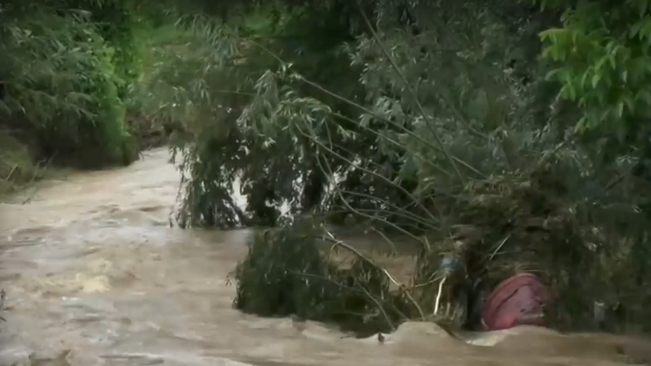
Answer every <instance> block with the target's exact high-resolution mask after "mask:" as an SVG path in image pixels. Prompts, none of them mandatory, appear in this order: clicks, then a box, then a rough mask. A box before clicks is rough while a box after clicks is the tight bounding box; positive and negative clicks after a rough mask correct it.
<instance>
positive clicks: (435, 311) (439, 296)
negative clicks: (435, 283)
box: [434, 277, 448, 315]
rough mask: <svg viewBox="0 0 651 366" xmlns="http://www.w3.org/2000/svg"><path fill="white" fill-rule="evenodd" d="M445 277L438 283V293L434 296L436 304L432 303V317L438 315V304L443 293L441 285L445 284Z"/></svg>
mask: <svg viewBox="0 0 651 366" xmlns="http://www.w3.org/2000/svg"><path fill="white" fill-rule="evenodd" d="M447 279H448V278H447V277H443V279H442V280H441V282H440V283H439V291H438V292H437V294H436V302H435V303H434V315H436V314H438V312H439V304H440V301H441V295H442V293H443V284H445V280H447Z"/></svg>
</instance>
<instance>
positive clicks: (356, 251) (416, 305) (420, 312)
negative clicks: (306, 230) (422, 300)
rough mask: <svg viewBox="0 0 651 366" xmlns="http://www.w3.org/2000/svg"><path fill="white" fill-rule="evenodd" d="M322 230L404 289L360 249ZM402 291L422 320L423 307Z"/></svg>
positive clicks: (401, 285)
mask: <svg viewBox="0 0 651 366" xmlns="http://www.w3.org/2000/svg"><path fill="white" fill-rule="evenodd" d="M324 231H325V233H326V234H327V235H328V236H329V239H330V241H331V242H333V243H334V244H336V245H339V246H341V247H343V248H346V249H348V250H350V251H351V252H353V253H355V255H357V256H358V257H359V258H361V259H362V260H364V261H365V262H366V263H368V264H370V265H371V266H373V267H375V268H376V269H378V270H379V271H381V272H382V273H384V275H385V276H386V277H387V278H388V279H389V281H391V282H393V283H394V284H395V285H396V286H398V288H400V289H406V286H405V285H403V284H402V283H400V282H398V280H396V279H395V278H394V277H393V276H392V275H391V273H389V271H387V270H386V269H384V268H382V267H380V266H378V265H377V264H375V262H373V261H372V260H371V259H370V258H368V257H367V256H365V255H364V254H362V253H360V251H358V250H357V249H355V248H353V247H351V246H350V245H348V244H346V243H344V242H342V241H341V240H338V239H337V238H335V236H334V235H332V233H330V232H329V231H328V230H327V229H325V228H324ZM404 293H405V295H406V296H407V298H408V299H409V301H411V303H412V304H413V305H414V307H416V310H418V314H419V316H420V318H421V319H422V320H424V319H425V313H424V312H423V309H421V307H420V305H418V302H416V300H414V298H413V297H412V296H411V294H410V293H409V291H405V292H404Z"/></svg>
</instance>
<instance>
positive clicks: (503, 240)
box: [233, 175, 651, 335]
mask: <svg viewBox="0 0 651 366" xmlns="http://www.w3.org/2000/svg"><path fill="white" fill-rule="evenodd" d="M466 189H467V191H468V192H467V194H466V195H465V197H470V198H469V199H466V200H460V201H458V202H456V205H457V206H456V212H457V213H458V214H457V215H456V216H455V217H454V220H455V221H456V222H457V223H458V224H457V225H455V226H453V227H452V228H451V233H450V234H449V235H448V236H446V237H440V239H439V240H438V241H437V242H436V243H433V244H431V245H430V246H429V249H426V248H424V249H423V250H422V252H421V253H419V254H418V257H417V261H416V269H415V271H414V273H415V275H414V277H413V279H412V281H411V282H410V283H409V285H404V284H400V283H398V282H397V281H396V280H395V278H393V277H392V276H391V275H390V274H389V273H388V272H387V271H386V270H384V269H383V268H381V267H379V266H377V265H376V264H374V263H373V262H372V261H371V260H370V259H368V258H367V257H365V256H364V254H362V253H359V252H358V251H356V250H355V249H354V248H351V247H349V246H347V245H346V244H345V243H342V242H340V241H338V240H337V239H336V238H335V237H334V236H332V234H330V233H329V232H327V231H325V230H323V229H318V228H314V227H308V226H306V225H305V224H300V225H293V226H289V227H285V228H282V229H280V230H278V231H277V232H271V231H268V232H266V233H265V234H264V235H258V236H257V237H256V238H255V240H254V241H253V242H252V244H251V245H250V248H249V254H248V256H247V258H246V259H245V260H244V261H243V262H242V263H240V264H239V265H238V267H237V269H236V270H235V272H234V274H233V275H234V276H233V277H234V279H235V280H236V282H237V297H236V299H235V307H236V308H238V309H241V310H242V311H245V312H248V313H255V314H258V315H262V316H288V315H296V316H298V317H299V318H301V319H310V320H315V321H322V322H327V323H335V324H338V325H340V326H341V327H342V328H344V329H346V330H351V331H354V332H356V333H358V334H359V335H367V334H369V333H377V332H389V331H391V330H393V329H395V327H397V325H398V324H399V323H401V322H403V321H406V320H431V321H436V322H438V323H439V324H441V325H443V327H444V328H446V329H453V330H454V329H457V328H461V327H464V328H476V327H477V326H478V324H479V322H480V318H479V317H480V312H479V308H480V306H481V304H482V302H483V300H484V299H485V297H486V296H487V294H488V292H489V291H491V290H492V289H493V288H494V287H495V286H496V285H497V284H498V283H500V282H502V281H503V280H505V279H507V278H509V277H511V276H512V275H514V274H517V273H522V272H527V273H532V274H535V275H537V276H538V277H539V278H541V279H542V280H543V281H544V283H545V284H546V285H547V286H548V287H549V288H550V289H551V291H552V296H553V305H552V306H551V307H549V308H548V309H546V313H545V314H544V315H545V318H546V323H547V324H549V325H550V326H553V327H556V328H560V329H577V328H582V329H586V328H591V327H593V326H594V319H593V316H592V315H593V314H592V313H593V306H594V302H595V301H597V300H599V301H605V302H606V303H607V304H609V305H608V306H609V307H610V308H614V307H616V306H619V307H620V309H621V308H622V307H623V305H622V304H627V305H628V304H650V303H651V292H647V291H637V293H632V292H628V291H626V292H624V291H622V289H625V288H626V289H629V288H631V286H630V285H629V286H628V288H627V287H626V284H625V282H626V281H628V282H630V280H631V277H628V279H626V277H625V276H634V277H635V278H636V281H638V283H636V284H635V286H633V287H634V288H637V289H640V288H649V285H650V284H651V277H649V276H645V273H648V272H647V271H648V270H647V269H646V268H647V267H644V265H643V264H640V263H635V260H639V259H640V257H638V256H636V255H635V254H633V253H635V252H636V250H640V248H648V245H647V243H648V239H647V236H639V237H635V236H630V237H626V238H621V237H618V236H616V235H614V234H613V233H615V232H614V231H609V230H608V226H607V225H602V224H603V222H601V221H599V220H598V219H597V218H598V217H599V216H601V217H608V215H607V214H604V212H603V210H606V209H607V208H604V207H597V206H596V205H595V204H594V203H591V202H585V201H584V202H580V201H572V200H569V199H567V197H565V196H563V195H562V194H559V192H562V187H561V188H559V186H558V185H552V184H550V182H549V181H546V180H544V179H536V178H535V177H532V176H525V175H514V176H504V177H496V178H493V179H491V180H487V181H483V182H475V183H473V184H471V185H469V186H468V187H466ZM599 210H601V211H599ZM629 214H630V215H636V214H637V213H635V212H629ZM620 215H622V213H621V212H620ZM626 220H627V221H631V220H632V219H631V217H627V218H626ZM611 221H612V220H611ZM617 232H621V230H620V231H617ZM324 243H329V245H331V246H333V247H339V248H344V249H345V250H349V251H351V252H353V253H354V254H355V255H356V256H357V259H356V261H355V263H354V264H353V265H352V266H351V267H350V268H345V267H343V266H341V264H340V263H337V262H336V261H335V260H334V256H332V255H330V254H329V252H328V251H327V250H325V249H326V248H327V246H325V245H324ZM645 258H649V257H648V256H646V257H645ZM620 282H621V283H620ZM392 284H393V285H397V286H392ZM644 284H646V285H644ZM640 286H642V287H640ZM626 317H627V319H616V321H615V323H621V322H623V321H628V322H631V320H634V321H635V322H637V323H638V324H643V326H644V327H647V329H651V321H650V319H648V317H645V316H644V311H643V309H642V308H641V307H637V308H634V307H632V306H628V308H627V314H626ZM610 330H616V329H610Z"/></svg>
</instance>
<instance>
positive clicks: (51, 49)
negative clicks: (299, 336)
mask: <svg viewBox="0 0 651 366" xmlns="http://www.w3.org/2000/svg"><path fill="white" fill-rule="evenodd" d="M115 1H116V2H115V3H113V2H107V3H104V2H98V3H97V4H96V5H93V6H96V7H97V8H84V9H86V11H84V12H78V11H72V10H61V9H69V7H68V8H65V7H61V8H57V9H59V10H57V11H49V12H47V11H45V10H40V11H42V12H43V14H41V13H38V12H37V11H36V10H26V9H28V8H25V7H24V6H27V5H21V6H20V7H18V6H13V7H12V6H8V5H2V7H3V8H2V9H3V11H2V13H0V15H1V16H7V17H8V16H9V15H8V14H19V15H20V14H22V15H20V16H24V15H25V14H28V13H29V14H30V15H31V16H30V17H29V19H28V18H26V17H24V18H20V16H19V15H12V17H14V18H11V19H22V20H12V22H13V23H12V22H2V23H0V24H2V25H1V26H2V27H4V28H3V32H5V33H6V34H8V35H11V37H13V38H11V41H3V42H4V43H3V44H2V45H0V47H5V48H4V49H6V50H10V49H11V50H12V51H11V52H9V51H7V52H0V57H4V58H5V60H3V63H2V64H3V65H7V66H2V67H3V69H2V70H0V72H3V73H4V74H3V75H6V76H2V77H0V80H7V81H3V85H4V90H5V92H4V97H3V104H2V106H3V107H4V110H5V111H6V113H7V115H8V116H11V118H4V117H3V119H2V121H3V122H2V123H3V124H2V125H3V126H4V125H7V126H9V125H10V122H4V121H16V122H15V123H17V124H19V126H20V128H18V130H19V131H21V132H22V133H24V135H25V136H27V137H29V139H25V138H24V137H21V135H11V136H12V138H14V139H16V140H17V141H21V142H22V143H23V144H26V145H27V146H32V145H30V143H32V144H33V145H34V146H37V147H38V148H39V149H41V150H40V152H39V153H38V154H37V155H39V156H52V155H54V154H55V153H56V155H57V156H59V155H62V156H66V155H67V156H68V157H70V156H79V154H83V156H92V157H93V158H92V162H93V163H96V164H100V162H101V163H102V164H112V163H127V162H130V161H132V160H133V159H135V158H136V155H137V154H136V152H137V150H138V142H137V140H138V139H142V138H143V137H145V136H147V134H148V133H149V132H150V131H163V132H160V133H159V135H165V133H166V132H165V131H167V133H170V132H172V131H173V132H172V133H171V134H170V139H169V141H170V146H171V149H172V151H173V152H174V153H175V154H177V155H178V156H179V157H180V161H181V163H180V166H179V169H180V170H181V171H182V172H183V173H184V177H183V183H184V184H183V186H182V188H181V194H180V201H181V202H180V203H181V208H180V210H179V212H178V216H177V221H178V223H179V225H180V226H182V227H214V228H232V227H238V226H253V225H259V226H267V227H272V228H274V229H270V230H269V231H267V232H266V233H265V234H264V235H260V236H258V237H256V239H255V240H254V241H253V242H252V243H251V246H250V253H249V256H248V257H247V258H246V259H245V260H244V261H243V262H242V263H241V264H240V265H239V266H238V267H237V269H236V270H235V272H234V274H233V280H234V282H235V284H236V286H237V297H236V299H235V306H236V307H238V308H239V309H241V310H243V311H247V312H251V313H256V314H260V315H266V316H288V315H292V314H293V315H297V316H299V317H300V318H305V319H313V320H319V321H325V322H334V323H337V324H339V325H342V326H344V327H346V328H347V329H351V330H353V331H357V332H363V333H366V332H374V331H390V330H391V329H392V328H395V326H397V324H399V323H400V322H402V321H405V320H408V319H423V320H436V321H439V322H446V323H449V324H453V325H455V326H471V325H473V324H476V323H477V319H476V318H477V314H476V313H477V312H476V307H477V304H479V303H480V302H481V298H482V293H485V292H486V291H489V290H490V289H492V288H493V287H494V286H495V285H496V284H497V283H499V282H500V281H502V280H504V279H505V278H507V277H508V276H510V275H512V274H514V273H517V272H520V271H528V272H533V273H536V274H538V275H539V276H540V277H541V278H542V279H543V280H544V282H545V283H547V284H548V285H549V286H550V287H551V288H552V290H553V293H554V304H553V306H552V308H551V309H548V310H549V314H547V317H548V319H549V321H550V324H552V325H553V326H555V327H558V328H561V329H586V328H590V327H592V326H593V319H592V312H593V304H594V302H595V301H596V302H602V303H604V304H605V306H606V308H608V309H610V310H609V312H610V313H612V317H611V319H612V325H609V326H608V327H607V329H608V330H612V331H617V330H621V329H623V328H622V326H623V325H627V324H637V325H638V326H639V327H640V330H645V331H649V330H651V318H649V317H648V315H645V310H644V309H646V308H648V307H649V306H650V305H651V291H649V290H648V289H649V288H651V287H650V286H649V285H651V272H649V268H651V267H650V264H651V243H649V231H648V230H649V229H648V228H649V227H651V226H650V225H649V214H650V212H649V207H650V206H649V203H650V201H649V198H648V193H647V192H650V190H649V188H650V182H651V181H650V179H651V178H650V173H649V167H651V165H650V163H649V161H650V158H651V155H650V152H651V145H650V144H649V136H651V135H649V132H650V131H649V128H648V127H647V124H646V123H645V121H646V119H647V118H648V113H649V106H650V105H651V104H650V103H651V97H649V94H648V86H649V84H650V83H651V69H649V67H648V65H651V63H649V62H648V61H650V60H649V50H650V49H649V47H650V46H651V43H649V42H648V39H649V37H651V33H649V32H650V31H651V28H649V27H648V24H651V23H649V22H650V21H651V17H650V15H649V14H650V11H651V9H649V5H648V4H647V2H646V1H642V0H627V1H625V2H623V3H622V4H617V5H612V4H607V3H603V2H597V1H582V2H575V1H570V0H559V1H543V2H534V1H523V2H519V3H514V2H506V1H498V2H491V3H486V2H481V1H473V0H468V1H464V2H458V1H457V2H452V1H447V2H445V1H438V2H437V1H420V2H411V1H396V0H375V1H370V0H363V1H362V0H360V1H340V0H329V1H320V2H307V1H302V2H299V1H290V0H286V1H275V2H265V3H262V2H255V1H248V2H247V1H244V2H233V3H228V2H220V3H219V5H215V4H213V3H209V2H205V3H203V2H201V1H198V0H197V1H194V2H183V3H178V4H174V3H171V2H170V3H161V4H160V5H159V6H157V7H145V6H144V5H142V4H137V2H133V3H129V2H125V3H124V4H123V5H116V4H122V3H119V2H117V0H115ZM21 4H24V3H21ZM51 4H59V3H55V2H52V3H51ZM107 4H111V5H110V6H109V5H107ZM137 5H139V6H137ZM52 6H55V5H52ZM57 6H58V5H57ZM84 6H86V5H84ZM121 6H123V7H121ZM116 9H117V10H116ZM21 12H22V13H21ZM105 12H106V13H105ZM34 14H36V15H37V16H36V17H34V16H33V15H34ZM39 14H41V15H39ZM104 14H106V15H104ZM125 14H128V15H129V16H126V15H125ZM38 16H42V17H44V18H45V17H48V18H47V22H46V20H45V19H44V18H43V19H41V18H38ZM98 17H99V18H98ZM102 17H104V18H102ZM50 18H51V19H50ZM7 19H9V18H7ZM107 19H111V22H110V24H111V27H108V28H106V27H104V28H103V27H101V26H99V24H103V23H102V21H104V20H107ZM37 20H38V21H37ZM30 22H32V23H33V24H35V25H32V23H30ZM7 24H9V26H7ZM12 24H14V25H13V28H12V26H11V25H12ZM30 27H32V28H30ZM60 34H66V36H65V37H64V36H60ZM39 35H40V36H41V38H39V37H38V36H39ZM20 37H23V38H20ZM48 37H50V38H48ZM57 37H61V39H59V38H57ZM1 39H3V40H4V39H8V38H6V37H2V38H1ZM54 39H56V41H54ZM44 40H45V41H44ZM39 42H40V43H39ZM66 42H68V43H66ZM11 47H13V48H11ZM51 60H54V61H51ZM79 68H81V69H79ZM7 70H8V71H7ZM72 70H75V72H72ZM37 106H38V107H37ZM3 113H5V112H3ZM12 123H13V122H12ZM30 139H33V140H30ZM32 141H34V142H32ZM3 146H4V145H3ZM15 151H18V150H15ZM75 154H77V155H75ZM31 161H35V160H33V159H32V160H31ZM3 169H4V168H3ZM6 169H7V170H12V168H11V167H7V168H6ZM25 171H28V170H27V169H25ZM2 173H3V172H2V171H0V174H2ZM18 173H20V174H21V175H16V178H14V179H17V177H20V176H29V175H30V174H29V173H24V172H23V171H22V170H21V171H20V172H18ZM236 183H237V184H236ZM234 187H239V192H234V191H233V190H234V189H235V188H234ZM235 193H240V194H242V195H244V196H245V197H246V198H247V205H246V207H240V206H239V205H238V204H237V203H236V200H235V198H234V194H235ZM333 225H345V226H354V227H357V228H361V229H362V230H364V231H367V232H374V233H379V234H380V236H381V237H382V238H384V239H383V240H386V241H391V240H392V239H391V238H393V237H394V236H395V235H396V234H400V235H401V236H406V237H409V238H411V240H412V241H414V242H416V243H418V244H419V247H420V250H419V251H418V252H417V253H414V256H415V257H416V259H415V261H414V271H413V273H414V275H413V278H410V279H406V280H405V279H398V278H396V277H395V276H393V275H391V274H390V273H389V272H388V271H387V270H386V269H384V268H382V267H380V266H379V265H377V263H375V262H374V261H373V260H372V259H371V258H369V257H367V256H366V255H365V254H363V253H360V252H358V251H357V250H356V249H355V248H354V247H352V246H350V245H348V244H347V243H346V242H345V241H342V239H341V238H340V237H338V236H337V234H336V233H334V232H333V231H332V230H330V229H329V227H330V226H333ZM323 248H332V249H338V250H341V251H348V252H351V253H352V254H353V256H354V257H355V258H357V260H356V261H354V262H353V263H349V265H346V266H343V265H340V264H337V263H336V261H337V259H336V256H335V255H332V254H331V253H330V251H328V250H323Z"/></svg>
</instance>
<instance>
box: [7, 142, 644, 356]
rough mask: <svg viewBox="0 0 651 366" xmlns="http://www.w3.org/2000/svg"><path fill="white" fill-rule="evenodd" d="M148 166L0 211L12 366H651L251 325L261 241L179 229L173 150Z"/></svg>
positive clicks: (449, 340)
mask: <svg viewBox="0 0 651 366" xmlns="http://www.w3.org/2000/svg"><path fill="white" fill-rule="evenodd" d="M145 155H146V156H145V158H144V159H143V160H141V161H139V162H137V163H135V164H133V165H132V166H129V167H127V168H120V169H114V170H105V171H99V172H90V173H89V172H84V173H73V174H71V175H69V176H68V177H66V178H65V179H61V180H51V181H47V182H42V183H41V184H40V185H39V186H38V190H37V191H36V192H35V193H34V192H33V191H32V190H30V191H27V192H25V193H24V194H23V195H22V196H16V197H12V200H11V202H13V203H4V204H1V205H0V287H2V288H4V289H5V291H6V296H7V298H6V301H5V305H6V306H7V310H6V311H5V312H4V313H3V316H4V317H5V318H6V320H7V321H6V322H3V323H1V324H0V365H10V364H12V363H14V362H19V363H18V364H21V365H22V364H25V365H27V363H22V362H25V360H27V359H28V358H29V357H30V356H31V357H34V358H35V360H34V361H33V362H32V364H33V365H80V366H90V365H158V364H160V365H223V366H245V365H260V366H263V365H297V366H299V365H301V366H303V365H304V366H308V365H315V366H317V365H318V366H321V365H323V366H326V365H327V366H329V365H333V366H334V365H337V366H342V365H351V366H353V365H356V366H367V365H368V366H371V365H373V366H384V365H387V366H389V365H391V366H393V365H403V366H409V365H445V366H455V365H460V366H461V365H463V366H465V365H514V366H515V365H517V366H521V365H557V366H558V365H590V366H597V365H620V364H626V363H628V364H631V363H634V364H635V363H636V364H645V363H648V362H649V361H651V343H647V342H646V341H643V340H640V339H633V338H626V337H621V336H612V335H599V334H584V335H561V334H558V333H556V332H554V331H551V330H545V329H535V328H521V329H513V330H510V331H506V332H495V333H486V334H475V335H467V336H464V337H465V338H464V339H463V340H462V339H457V338H454V337H451V336H449V335H448V334H447V333H445V332H443V331H442V330H440V329H439V328H437V327H436V326H435V325H433V324H429V323H407V324H404V325H402V326H401V327H400V328H399V329H398V331H397V332H396V333H393V334H390V335H387V336H386V339H385V341H384V342H383V343H380V342H378V340H377V337H372V338H368V339H353V338H351V337H349V336H348V335H346V334H343V333H341V332H339V331H337V330H335V329H332V328H330V327H328V326H324V325H321V324H317V323H311V322H305V323H298V322H295V321H293V320H291V319H263V318H259V317H255V316H252V315H246V314H242V313H240V312H238V311H236V310H234V309H233V308H232V306H231V303H232V300H233V294H234V289H233V287H232V286H228V285H227V284H226V277H227V275H228V273H229V272H230V271H231V270H232V269H233V268H234V266H235V264H236V263H237V261H238V260H240V259H241V258H242V256H243V255H244V253H245V251H246V241H247V238H248V237H249V236H250V234H251V233H250V232H249V231H246V230H240V231H227V232H220V231H204V230H181V229H178V228H170V225H169V217H170V212H171V211H172V209H173V206H174V204H175V201H176V194H177V188H178V184H179V173H178V172H177V171H176V170H175V168H174V167H173V166H172V165H171V164H169V163H168V158H169V155H168V153H167V151H166V150H165V149H158V150H153V151H149V152H147V153H146V154H145ZM27 198H29V199H27ZM25 201H28V202H26V203H25ZM398 262H399V261H398ZM622 353H623V354H624V355H623V354H622Z"/></svg>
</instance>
